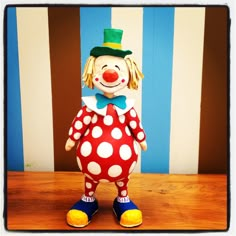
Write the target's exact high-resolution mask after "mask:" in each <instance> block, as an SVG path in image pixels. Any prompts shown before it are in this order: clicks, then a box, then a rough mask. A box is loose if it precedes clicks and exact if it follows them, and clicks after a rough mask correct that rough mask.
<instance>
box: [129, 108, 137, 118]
mask: <svg viewBox="0 0 236 236" xmlns="http://www.w3.org/2000/svg"><path fill="white" fill-rule="evenodd" d="M130 115H131V116H132V117H136V112H135V110H134V109H131V110H130Z"/></svg>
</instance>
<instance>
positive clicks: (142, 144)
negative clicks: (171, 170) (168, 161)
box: [139, 140, 147, 151]
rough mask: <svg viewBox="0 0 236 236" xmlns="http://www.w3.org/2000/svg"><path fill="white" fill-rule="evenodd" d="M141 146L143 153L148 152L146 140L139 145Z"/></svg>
mask: <svg viewBox="0 0 236 236" xmlns="http://www.w3.org/2000/svg"><path fill="white" fill-rule="evenodd" d="M139 145H140V147H141V149H142V150H143V151H146V150H147V142H146V140H144V141H142V142H141V143H139Z"/></svg>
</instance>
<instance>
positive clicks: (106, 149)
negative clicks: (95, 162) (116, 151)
mask: <svg viewBox="0 0 236 236" xmlns="http://www.w3.org/2000/svg"><path fill="white" fill-rule="evenodd" d="M97 154H98V156H100V157H102V158H108V157H110V156H111V155H112V154H113V147H112V145H111V144H110V143H108V142H102V143H100V144H99V145H98V148H97Z"/></svg>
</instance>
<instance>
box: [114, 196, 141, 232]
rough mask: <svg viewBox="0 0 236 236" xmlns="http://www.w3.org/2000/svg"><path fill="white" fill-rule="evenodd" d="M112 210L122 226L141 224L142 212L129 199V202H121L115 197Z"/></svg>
mask: <svg viewBox="0 0 236 236" xmlns="http://www.w3.org/2000/svg"><path fill="white" fill-rule="evenodd" d="M113 211H114V213H115V215H116V217H117V219H118V221H119V223H120V225H122V226H124V227H135V226H138V225H141V224H142V212H141V211H140V210H139V209H138V207H137V206H136V205H135V204H134V203H133V202H132V201H131V200H130V202H125V203H123V202H122V203H121V202H118V201H117V199H115V200H114V202H113Z"/></svg>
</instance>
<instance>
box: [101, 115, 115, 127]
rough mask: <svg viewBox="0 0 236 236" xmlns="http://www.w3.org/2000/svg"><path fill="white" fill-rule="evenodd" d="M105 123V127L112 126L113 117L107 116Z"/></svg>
mask: <svg viewBox="0 0 236 236" xmlns="http://www.w3.org/2000/svg"><path fill="white" fill-rule="evenodd" d="M103 122H104V124H105V125H108V126H109V125H112V123H113V117H112V116H110V115H107V116H105V117H104V119H103Z"/></svg>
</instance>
